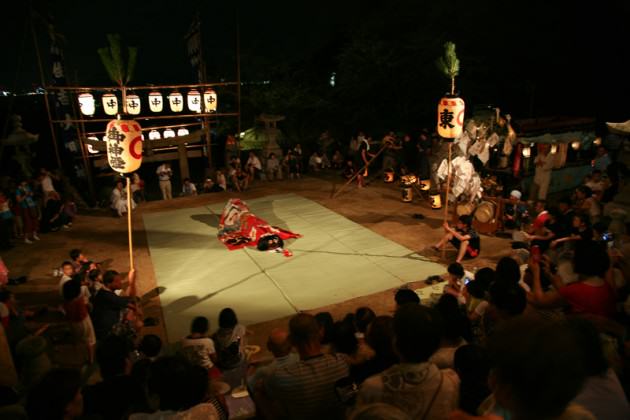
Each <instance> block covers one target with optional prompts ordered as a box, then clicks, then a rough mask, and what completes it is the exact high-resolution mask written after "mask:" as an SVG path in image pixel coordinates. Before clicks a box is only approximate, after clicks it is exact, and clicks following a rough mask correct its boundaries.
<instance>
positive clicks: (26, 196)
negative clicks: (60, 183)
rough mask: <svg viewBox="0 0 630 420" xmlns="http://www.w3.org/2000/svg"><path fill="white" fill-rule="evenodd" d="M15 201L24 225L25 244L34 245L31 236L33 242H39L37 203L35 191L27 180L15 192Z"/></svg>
mask: <svg viewBox="0 0 630 420" xmlns="http://www.w3.org/2000/svg"><path fill="white" fill-rule="evenodd" d="M15 200H16V201H17V205H18V208H19V211H20V216H21V217H22V222H23V224H24V243H27V244H32V243H33V242H32V241H31V240H30V239H29V236H30V237H31V238H32V239H33V240H36V241H39V236H37V231H38V230H39V222H38V220H37V203H36V202H35V198H34V197H33V191H32V190H31V187H30V186H29V185H28V182H27V181H26V180H24V181H22V182H21V183H20V185H19V186H18V188H17V190H16V191H15Z"/></svg>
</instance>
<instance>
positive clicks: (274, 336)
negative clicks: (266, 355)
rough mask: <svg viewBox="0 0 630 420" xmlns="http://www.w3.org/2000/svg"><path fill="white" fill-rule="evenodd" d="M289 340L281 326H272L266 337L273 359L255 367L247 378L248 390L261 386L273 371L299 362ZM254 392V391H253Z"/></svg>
mask: <svg viewBox="0 0 630 420" xmlns="http://www.w3.org/2000/svg"><path fill="white" fill-rule="evenodd" d="M291 348H292V345H291V341H290V340H289V333H288V332H287V331H286V330H284V329H282V328H274V329H273V330H271V333H270V334H269V338H268V339H267V350H269V351H270V352H271V354H272V355H273V360H272V361H271V362H270V363H268V364H266V365H264V366H259V367H257V368H256V371H255V372H254V373H253V374H252V375H251V376H249V378H247V385H248V387H249V389H250V390H256V388H257V387H259V386H262V382H263V381H264V380H265V379H267V378H268V377H270V376H271V375H273V373H274V372H275V371H276V370H278V369H281V368H283V367H285V366H289V365H292V364H294V363H297V362H299V360H300V358H299V356H298V355H297V353H292V352H291ZM254 392H256V391H254Z"/></svg>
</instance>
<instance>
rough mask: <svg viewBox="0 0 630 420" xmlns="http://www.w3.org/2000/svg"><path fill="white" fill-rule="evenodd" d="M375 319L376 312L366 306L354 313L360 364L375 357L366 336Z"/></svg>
mask: <svg viewBox="0 0 630 420" xmlns="http://www.w3.org/2000/svg"><path fill="white" fill-rule="evenodd" d="M375 318H376V314H375V313H374V311H373V310H371V309H370V308H367V307H365V306H362V307H360V308H358V309H357V310H356V311H355V313H354V326H355V333H354V336H355V337H356V338H357V343H358V345H359V347H358V349H357V362H358V363H362V361H365V360H369V359H371V358H373V357H374V350H373V349H372V348H371V347H370V345H369V344H368V343H367V341H366V339H365V334H366V332H367V330H368V327H369V326H370V324H371V323H372V321H374V319H375Z"/></svg>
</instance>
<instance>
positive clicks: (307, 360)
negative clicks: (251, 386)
mask: <svg viewBox="0 0 630 420" xmlns="http://www.w3.org/2000/svg"><path fill="white" fill-rule="evenodd" d="M289 337H290V340H291V344H293V346H294V347H295V348H296V349H297V351H298V353H299V355H300V361H299V362H297V363H294V364H291V365H288V366H284V367H282V368H279V369H277V370H276V371H275V372H274V373H273V374H272V375H271V376H270V377H269V378H268V379H267V380H266V381H265V391H266V394H267V397H268V398H269V399H270V400H271V401H273V402H274V403H276V404H277V407H276V408H275V411H276V412H275V416H274V417H273V418H283V417H286V418H292V419H304V420H308V419H330V420H333V419H341V418H343V417H344V407H343V405H342V403H341V400H340V399H339V398H338V396H337V395H336V393H335V383H336V382H337V381H339V380H340V379H343V378H346V377H347V376H348V373H349V370H348V364H347V362H346V359H345V357H344V356H342V355H340V354H337V355H331V354H323V353H322V352H321V347H320V343H319V340H320V335H319V326H318V324H317V321H316V320H315V317H313V316H312V315H309V314H306V313H300V314H297V315H295V316H293V318H291V320H290V321H289Z"/></svg>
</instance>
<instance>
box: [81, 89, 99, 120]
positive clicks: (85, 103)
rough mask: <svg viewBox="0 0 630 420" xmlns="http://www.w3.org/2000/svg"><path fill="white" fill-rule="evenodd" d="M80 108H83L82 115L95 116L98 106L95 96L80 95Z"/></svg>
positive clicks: (89, 94) (88, 94)
mask: <svg viewBox="0 0 630 420" xmlns="http://www.w3.org/2000/svg"><path fill="white" fill-rule="evenodd" d="M79 108H81V114H83V115H89V116H92V115H94V111H95V110H96V106H95V104H94V96H92V94H91V93H82V94H80V95H79Z"/></svg>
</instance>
